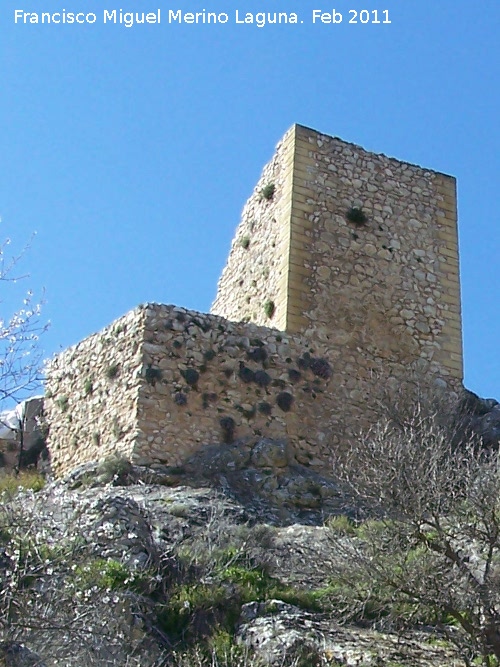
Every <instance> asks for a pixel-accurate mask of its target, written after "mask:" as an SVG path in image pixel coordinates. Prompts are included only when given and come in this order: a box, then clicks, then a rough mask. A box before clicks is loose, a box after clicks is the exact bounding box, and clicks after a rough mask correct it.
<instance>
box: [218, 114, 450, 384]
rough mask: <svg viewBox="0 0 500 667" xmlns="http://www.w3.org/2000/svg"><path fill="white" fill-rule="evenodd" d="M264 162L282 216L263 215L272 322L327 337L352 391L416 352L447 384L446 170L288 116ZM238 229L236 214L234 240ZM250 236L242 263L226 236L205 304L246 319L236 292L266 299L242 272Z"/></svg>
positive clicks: (399, 368)
mask: <svg viewBox="0 0 500 667" xmlns="http://www.w3.org/2000/svg"><path fill="white" fill-rule="evenodd" d="M271 164H272V165H273V174H274V175H275V178H276V179H277V181H278V182H280V184H282V185H281V186H280V188H279V195H280V202H279V204H280V206H279V210H280V212H281V213H282V215H281V217H280V218H278V217H277V216H275V217H274V218H272V219H271V220H270V221H268V225H271V227H272V228H273V229H275V228H277V227H279V228H280V230H281V233H282V234H283V236H284V237H286V238H287V242H286V244H285V243H283V247H287V248H288V250H287V252H286V255H285V258H286V266H282V267H281V270H280V274H279V275H278V276H276V279H277V281H278V283H277V285H276V283H273V284H272V285H273V290H272V294H273V299H274V300H275V301H276V303H278V304H279V306H280V316H279V326H280V327H281V328H283V329H285V330H286V331H288V332H301V333H303V334H305V335H307V336H309V337H310V338H311V339H313V340H321V341H322V342H324V343H329V344H331V345H334V346H336V350H337V357H338V363H337V364H336V370H337V371H338V372H340V373H343V374H344V375H345V374H346V373H347V375H348V376H350V377H351V382H353V381H354V382H355V378H357V379H358V380H361V382H360V383H358V384H359V385H360V386H359V389H360V391H361V392H362V393H366V391H365V392H363V382H362V379H363V376H366V377H369V376H371V375H373V374H376V375H377V376H378V375H380V373H381V372H384V373H388V374H389V375H393V376H395V377H396V378H397V377H402V376H404V374H405V373H406V368H407V366H408V364H414V363H417V362H419V363H420V364H421V365H422V367H423V368H426V369H428V370H429V371H430V372H432V373H433V374H436V375H440V376H442V377H443V378H444V379H447V380H449V381H450V382H451V384H457V382H459V381H460V380H461V379H462V338H461V312H460V285H459V275H458V237H457V209H456V193H455V179H454V178H452V177H451V176H446V175H444V174H440V173H437V172H434V171H431V170H428V169H423V168H421V167H418V166H415V165H411V164H408V163H405V162H400V161H398V160H395V159H392V158H388V157H386V156H384V155H375V154H373V153H369V152H367V151H365V150H363V149H362V148H360V147H359V146H355V145H353V144H348V143H346V142H344V141H341V140H340V139H337V138H333V137H329V136H325V135H323V134H320V133H318V132H316V131H314V130H311V129H309V128H304V127H302V126H299V125H296V126H294V127H293V128H291V130H290V131H289V132H288V133H287V135H286V136H285V138H284V140H283V142H282V143H281V144H280V145H279V146H278V150H277V153H276V155H275V157H274V158H273V162H272V163H271ZM290 164H292V170H291V177H290V167H289V165H290ZM268 170H269V166H268V167H266V170H265V172H264V173H265V174H266V176H267V173H268ZM254 197H255V195H254ZM253 202H254V198H251V199H250V201H249V205H253ZM349 211H350V212H351V214H352V213H353V212H354V213H355V212H357V213H359V212H360V211H361V212H362V213H363V215H364V216H365V217H366V222H364V223H363V224H361V223H360V222H359V221H358V222H357V223H356V222H355V221H351V220H349V215H348V212H349ZM244 230H246V232H245V233H248V228H247V222H246V220H245V217H244V218H243V220H242V223H241V224H240V227H239V228H238V230H237V233H236V238H238V237H239V236H240V235H241V234H242V233H244ZM276 233H277V232H274V234H276ZM267 238H269V239H270V241H269V243H268V242H267ZM273 239H274V236H273V233H269V234H268V235H267V236H266V237H263V238H260V239H259V244H260V245H259V253H260V254H261V255H263V256H264V255H265V248H264V250H262V247H261V246H262V245H264V246H266V244H267V245H269V244H270V245H272V244H273V242H274V241H273ZM252 241H253V237H252V236H250V246H249V248H248V251H247V252H248V260H247V261H242V259H241V258H242V253H241V251H239V250H238V251H236V250H235V248H234V246H233V249H232V251H231V253H230V256H229V259H228V263H227V266H226V268H225V270H224V273H223V278H222V280H221V281H220V283H219V289H218V293H217V297H216V300H215V302H214V304H213V306H212V312H215V313H219V314H224V315H226V316H228V317H231V318H232V319H243V318H245V319H246V318H248V317H249V315H250V319H252V314H251V313H250V310H249V309H248V308H247V307H246V306H245V305H244V304H243V305H241V304H242V301H243V293H244V295H246V297H247V299H250V300H253V299H254V298H255V299H257V300H258V301H261V302H262V301H263V300H264V299H265V298H266V296H265V294H266V293H265V287H266V286H264V290H262V289H257V288H256V287H255V288H254V290H253V291H252V287H253V284H249V283H248V280H247V276H248V274H249V265H252V264H253V263H254V262H255V256H252V254H251V248H252V245H251V244H252ZM270 287H271V286H269V290H268V291H269V293H271V289H270ZM283 311H284V312H285V316H284V318H283V315H282V312H283ZM257 321H259V320H257ZM360 376H361V377H360ZM365 389H366V388H365Z"/></svg>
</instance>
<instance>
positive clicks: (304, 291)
mask: <svg viewBox="0 0 500 667" xmlns="http://www.w3.org/2000/svg"><path fill="white" fill-rule="evenodd" d="M455 185H456V184H455V179H454V178H453V177H451V176H447V175H445V174H441V173H438V172H435V171H432V170H430V169H425V168H422V167H419V166H416V165H413V164H409V163H406V162H400V161H398V160H395V159H393V158H388V157H386V156H385V155H376V154H373V153H369V152H367V151H365V150H363V149H362V148H360V147H359V146H356V145H353V144H350V143H346V142H344V141H342V140H340V139H338V138H334V137H330V136H326V135H324V134H321V133H320V132H317V131H315V130H312V129H309V128H306V127H303V126H300V125H294V126H293V127H292V128H291V129H290V130H289V131H288V132H287V133H286V134H285V136H284V137H283V139H282V140H281V141H280V142H279V144H278V146H277V148H276V151H275V153H274V155H273V157H272V159H271V161H270V162H269V163H268V164H267V165H266V166H265V167H264V170H263V172H262V175H261V177H260V179H259V181H258V183H257V185H256V187H255V189H254V191H253V194H252V195H251V197H250V198H249V200H248V201H247V203H246V205H245V207H244V209H243V213H242V218H241V222H240V224H239V226H238V228H237V230H236V235H235V238H234V240H233V243H232V246H231V251H230V254H229V258H228V261H227V265H226V267H225V269H224V272H223V274H222V277H221V279H220V281H219V286H218V291H217V296H216V299H215V301H214V304H213V306H212V310H211V314H202V313H198V312H193V311H188V310H186V309H184V308H181V307H177V306H166V305H159V304H145V305H142V306H139V307H138V308H136V309H135V310H133V311H131V312H130V313H128V314H126V315H124V316H123V317H122V318H120V319H118V320H116V321H115V322H113V323H112V324H111V325H109V326H108V327H106V328H105V329H104V330H103V331H101V332H99V333H97V334H94V335H92V336H90V337H89V338H87V339H85V340H83V341H82V342H80V343H79V344H78V345H76V346H74V347H72V348H70V349H68V350H66V351H64V352H63V353H61V354H59V355H58V356H57V357H55V358H54V359H53V361H52V362H51V364H50V367H49V370H48V375H47V385H46V396H47V398H46V402H45V409H46V413H47V420H48V423H49V425H50V436H49V447H50V451H51V457H52V465H53V469H54V471H55V473H56V474H64V473H65V472H67V471H68V470H69V469H71V468H72V467H74V466H75V465H76V464H78V463H82V462H86V461H90V460H101V459H103V458H105V457H108V456H110V455H112V454H119V455H122V456H124V457H126V458H128V459H130V460H131V461H133V462H136V463H140V464H151V463H155V462H158V463H165V464H167V465H181V464H182V462H183V461H184V460H186V458H188V457H189V456H190V455H192V454H193V453H195V452H196V451H197V450H198V449H199V448H200V447H202V446H203V445H205V444H213V443H227V442H232V441H234V440H236V439H239V438H252V437H259V436H267V437H272V438H286V439H287V440H288V441H289V442H290V443H291V445H292V447H293V451H294V453H295V454H294V455H295V457H296V459H297V461H298V462H300V463H302V464H305V465H310V466H312V467H315V468H321V467H324V466H328V464H329V461H330V458H331V455H332V452H333V451H334V450H335V447H337V446H338V445H339V443H341V441H342V438H343V437H345V435H346V433H352V432H353V431H354V430H356V429H358V428H359V427H360V426H368V425H369V422H370V410H369V404H370V397H372V396H373V394H374V392H377V391H378V390H379V389H380V387H385V386H397V385H398V384H399V383H401V382H403V381H404V380H405V378H407V377H408V373H409V371H410V370H411V369H418V370H419V371H420V372H423V373H425V374H427V375H428V376H429V377H433V378H434V379H435V380H436V381H437V382H438V383H440V384H442V385H443V386H444V385H445V384H446V386H448V387H450V388H453V389H457V388H458V387H460V386H461V381H462V335H461V314H460V285H459V266H458V242H457V206H456V187H455Z"/></svg>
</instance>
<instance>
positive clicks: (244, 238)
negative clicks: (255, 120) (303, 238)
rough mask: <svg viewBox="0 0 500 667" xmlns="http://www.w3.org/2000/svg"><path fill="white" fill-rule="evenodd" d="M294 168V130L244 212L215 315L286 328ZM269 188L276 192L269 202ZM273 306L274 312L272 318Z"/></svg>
mask: <svg viewBox="0 0 500 667" xmlns="http://www.w3.org/2000/svg"><path fill="white" fill-rule="evenodd" d="M293 163H294V131H293V128H292V130H290V131H289V132H287V134H286V135H285V136H284V137H283V139H282V140H281V141H280V143H279V144H278V146H277V147H276V152H275V154H274V156H273V158H272V160H271V161H270V162H269V163H268V164H267V165H266V166H265V167H264V169H263V171H262V174H261V177H260V178H259V180H258V182H257V185H256V186H255V188H254V191H253V193H252V195H251V196H250V198H249V199H248V201H247V203H246V204H245V207H244V208H243V211H242V214H241V222H240V224H239V225H238V228H237V229H236V233H235V236H234V239H233V242H232V244H231V250H230V253H229V257H228V260H227V264H226V267H225V268H224V270H223V272H222V275H221V278H220V280H219V284H218V290H217V296H216V298H215V301H214V303H213V304H212V308H211V312H212V313H214V314H215V315H221V316H222V317H225V318H227V319H229V320H234V321H243V322H248V321H251V322H255V323H256V324H261V325H264V326H271V327H275V328H277V329H282V330H284V329H285V328H286V316H287V311H286V309H287V303H286V286H287V281H288V254H289V246H290V213H291V191H292V183H293ZM266 187H273V188H274V192H273V193H272V195H271V196H269V195H268V197H267V198H266V196H265V188H266ZM266 304H267V306H266ZM270 304H273V307H274V312H273V313H272V314H271V316H270V313H271V309H272V306H271V305H270ZM266 311H267V312H266Z"/></svg>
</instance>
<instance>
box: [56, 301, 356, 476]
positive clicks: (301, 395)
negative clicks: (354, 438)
mask: <svg viewBox="0 0 500 667" xmlns="http://www.w3.org/2000/svg"><path fill="white" fill-rule="evenodd" d="M333 365H334V355H333V356H332V350H331V348H330V347H329V346H328V345H324V344H321V343H320V344H318V345H316V344H313V343H312V342H311V341H310V340H309V339H307V338H304V337H303V336H301V335H289V334H285V333H283V332H281V331H279V330H277V329H270V328H267V327H259V326H257V325H255V324H253V323H242V322H239V323H238V322H230V321H228V320H226V319H224V318H221V317H218V316H215V315H206V314H201V313H197V312H193V311H187V310H185V309H183V308H178V307H174V306H163V305H157V304H148V305H147V306H143V307H140V308H139V309H136V310H135V311H132V312H131V313H129V314H128V315H126V316H125V317H124V318H121V319H120V320H117V322H115V323H114V324H113V325H111V326H110V327H107V328H106V329H104V330H103V331H102V332H101V333H99V334H95V335H94V336H91V337H90V338H88V339H86V340H84V341H82V342H81V343H79V345H77V346H76V347H74V348H71V349H70V350H67V351H66V352H63V353H62V354H61V355H59V356H58V357H56V358H55V360H54V361H53V362H52V364H51V366H50V368H49V369H48V374H47V376H48V379H47V391H48V395H49V398H48V399H47V402H46V410H47V417H48V421H49V424H50V434H49V448H50V451H51V457H52V464H53V468H54V471H55V473H56V474H58V475H61V474H64V473H65V472H68V471H69V470H70V469H71V468H73V467H74V466H76V465H78V464H80V463H84V462H86V461H91V460H102V459H104V458H106V457H109V456H111V455H112V454H119V455H122V456H125V457H126V458H129V459H131V460H133V461H135V462H136V463H140V464H148V463H155V462H156V463H165V464H167V465H180V464H182V462H183V461H185V460H186V459H187V458H188V457H189V456H190V455H191V454H193V453H195V452H196V451H197V450H198V449H199V448H200V446H202V445H203V444H215V443H223V442H231V441H233V440H234V439H237V438H246V437H249V438H253V437H260V436H265V437H271V438H286V439H287V440H288V441H289V442H290V443H291V445H292V448H293V450H294V451H295V456H296V459H297V460H298V461H300V462H302V463H306V464H308V465H312V466H318V467H321V468H325V467H326V468H329V467H330V466H331V454H332V452H333V451H335V444H337V443H338V442H339V439H341V436H342V435H343V434H344V432H345V427H346V414H348V415H349V418H350V419H353V420H354V421H355V422H356V423H360V419H361V415H362V414H365V415H366V414H367V411H368V410H369V406H368V405H365V406H359V407H358V406H350V407H349V409H348V411H347V412H346V406H348V405H349V395H348V391H349V389H348V387H345V386H344V385H343V384H342V383H340V382H339V378H338V377H336V376H335V375H334V374H333V372H332V368H333ZM116 367H117V368H118V371H117V372H116V374H115V371H113V374H112V375H113V376H112V377H110V368H113V369H114V368H116ZM89 379H90V380H91V382H92V390H91V391H89V384H88V382H89Z"/></svg>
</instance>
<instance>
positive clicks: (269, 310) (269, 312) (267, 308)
mask: <svg viewBox="0 0 500 667" xmlns="http://www.w3.org/2000/svg"><path fill="white" fill-rule="evenodd" d="M275 311H276V306H275V304H274V301H271V300H268V301H266V303H265V304H264V312H265V314H266V317H268V318H269V319H271V318H272V316H273V315H274V313H275Z"/></svg>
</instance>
